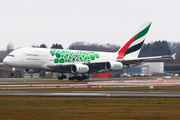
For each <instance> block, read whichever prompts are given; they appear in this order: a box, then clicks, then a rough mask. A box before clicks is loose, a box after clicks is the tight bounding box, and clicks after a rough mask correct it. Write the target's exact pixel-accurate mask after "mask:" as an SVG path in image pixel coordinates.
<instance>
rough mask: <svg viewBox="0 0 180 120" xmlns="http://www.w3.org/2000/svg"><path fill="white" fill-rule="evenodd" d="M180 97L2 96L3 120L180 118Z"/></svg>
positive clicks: (0, 109)
mask: <svg viewBox="0 0 180 120" xmlns="http://www.w3.org/2000/svg"><path fill="white" fill-rule="evenodd" d="M179 118H180V98H78V97H0V120H51V119H53V120H59V119H60V120H92V119H98V120H109V119H118V120H119V119H122V120H125V119H128V120H147V119H148V120H154V119H155V120H157V119H158V120H179Z"/></svg>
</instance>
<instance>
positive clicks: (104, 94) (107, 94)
mask: <svg viewBox="0 0 180 120" xmlns="http://www.w3.org/2000/svg"><path fill="white" fill-rule="evenodd" d="M0 96H36V97H119V98H121V97H122V98H123V97H128V98H134V97H135V98H152V97H156V98H180V92H107V91H93V92H85V91H78V92H77V91H71V92H47V91H46V92H44V91H43V92H38V91H35V92H34V91H0Z"/></svg>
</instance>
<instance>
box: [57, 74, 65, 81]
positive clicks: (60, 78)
mask: <svg viewBox="0 0 180 120" xmlns="http://www.w3.org/2000/svg"><path fill="white" fill-rule="evenodd" d="M66 78H67V76H66V75H63V74H62V75H61V76H59V77H58V80H63V79H66Z"/></svg>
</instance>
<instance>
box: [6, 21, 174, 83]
mask: <svg viewBox="0 0 180 120" xmlns="http://www.w3.org/2000/svg"><path fill="white" fill-rule="evenodd" d="M150 26H151V22H143V23H142V24H141V25H140V26H139V27H138V29H137V30H136V31H135V33H134V34H133V36H132V37H131V38H130V39H129V40H128V41H127V43H125V45H124V46H123V47H121V48H120V49H119V50H118V51H117V52H113V53H110V52H96V51H81V50H65V49H48V48H20V49H16V50H14V51H12V52H11V53H10V54H9V55H8V56H7V57H5V58H4V60H3V63H4V64H6V65H8V66H10V67H18V68H23V69H25V71H26V72H28V73H38V72H40V71H41V70H46V71H52V72H59V73H61V76H59V77H58V79H59V80H63V79H65V78H67V76H66V75H64V73H72V75H73V76H70V77H69V78H68V79H69V80H75V79H77V80H78V81H82V80H84V79H88V78H89V76H88V75H86V74H90V73H100V72H107V71H118V70H122V69H126V68H130V67H134V66H137V65H141V64H144V63H146V62H149V61H154V60H162V59H175V55H176V53H175V54H173V55H163V56H153V57H138V55H139V52H140V50H141V48H142V46H143V43H144V41H145V37H146V35H147V32H148V31H149V28H150ZM79 74H80V75H79Z"/></svg>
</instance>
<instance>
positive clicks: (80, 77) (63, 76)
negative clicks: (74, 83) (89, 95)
mask: <svg viewBox="0 0 180 120" xmlns="http://www.w3.org/2000/svg"><path fill="white" fill-rule="evenodd" d="M66 78H67V76H66V75H63V74H62V75H61V76H59V77H58V80H63V79H66ZM68 79H69V80H78V81H82V80H86V79H89V76H87V75H82V76H78V75H75V76H72V77H69V78H68Z"/></svg>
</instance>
